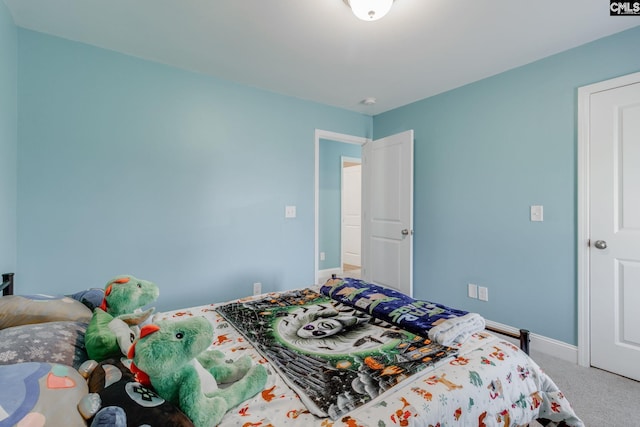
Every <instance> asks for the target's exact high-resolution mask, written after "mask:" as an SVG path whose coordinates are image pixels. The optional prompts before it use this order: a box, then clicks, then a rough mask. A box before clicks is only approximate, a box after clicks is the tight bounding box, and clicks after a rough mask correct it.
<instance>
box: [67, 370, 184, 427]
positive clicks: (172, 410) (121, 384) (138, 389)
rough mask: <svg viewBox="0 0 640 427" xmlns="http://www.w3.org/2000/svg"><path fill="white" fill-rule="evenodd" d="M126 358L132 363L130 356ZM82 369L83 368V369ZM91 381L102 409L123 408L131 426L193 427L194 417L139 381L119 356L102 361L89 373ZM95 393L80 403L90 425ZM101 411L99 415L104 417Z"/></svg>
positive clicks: (89, 383)
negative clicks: (191, 418) (192, 418)
mask: <svg viewBox="0 0 640 427" xmlns="http://www.w3.org/2000/svg"><path fill="white" fill-rule="evenodd" d="M124 361H125V363H127V364H129V363H130V360H128V359H124ZM87 363H92V362H87ZM80 370H81V371H83V368H81V369H80ZM87 384H88V386H89V393H97V394H98V395H99V396H100V402H101V407H100V408H99V411H100V410H104V409H105V408H112V407H116V408H120V409H121V410H122V412H123V413H124V414H126V418H127V425H134V426H139V425H150V426H153V427H193V423H192V422H191V420H190V419H189V418H188V417H187V416H186V415H185V414H184V413H183V412H182V411H181V410H180V409H179V408H178V407H177V406H175V405H173V404H172V403H170V402H168V401H166V400H164V399H163V398H161V397H160V396H158V395H157V394H156V393H155V392H154V391H153V390H150V389H148V388H146V387H144V386H142V385H141V384H140V383H138V382H136V380H135V378H134V376H133V374H132V373H131V371H130V370H129V368H128V367H126V366H125V365H124V364H123V363H122V362H121V361H120V360H118V359H107V360H105V361H103V362H101V363H99V364H98V365H97V367H96V368H95V369H94V370H93V371H92V372H91V373H90V374H89V376H88V378H87ZM91 396H92V395H91V394H89V395H88V396H87V397H86V398H84V399H83V401H81V402H80V405H79V406H78V408H79V410H80V412H81V413H82V414H84V416H85V417H86V418H87V424H88V425H91V424H92V423H93V422H94V421H95V420H94V419H93V414H91V413H90V412H91V410H92V409H91V408H92V405H91V403H90V402H91V401H92V397H91ZM99 411H98V413H97V417H100V416H101V413H100V412H99ZM100 425H102V424H100Z"/></svg>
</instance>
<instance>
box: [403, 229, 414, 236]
mask: <svg viewBox="0 0 640 427" xmlns="http://www.w3.org/2000/svg"><path fill="white" fill-rule="evenodd" d="M400 233H402V235H403V236H408V235H409V230H408V229H406V228H405V229H404V230H402V231H401V232H400ZM411 234H413V232H411Z"/></svg>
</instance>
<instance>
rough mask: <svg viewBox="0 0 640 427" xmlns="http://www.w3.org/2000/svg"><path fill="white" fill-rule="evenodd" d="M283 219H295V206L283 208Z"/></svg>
mask: <svg viewBox="0 0 640 427" xmlns="http://www.w3.org/2000/svg"><path fill="white" fill-rule="evenodd" d="M284 217H285V218H295V217H296V207H295V206H285V207H284Z"/></svg>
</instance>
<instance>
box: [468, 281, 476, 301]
mask: <svg viewBox="0 0 640 427" xmlns="http://www.w3.org/2000/svg"><path fill="white" fill-rule="evenodd" d="M468 295H469V298H478V285H474V284H473V283H469V288H468Z"/></svg>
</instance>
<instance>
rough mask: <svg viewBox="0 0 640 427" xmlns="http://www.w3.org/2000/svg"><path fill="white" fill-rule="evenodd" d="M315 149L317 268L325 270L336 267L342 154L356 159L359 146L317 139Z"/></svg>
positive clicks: (337, 266)
mask: <svg viewBox="0 0 640 427" xmlns="http://www.w3.org/2000/svg"><path fill="white" fill-rule="evenodd" d="M319 151H320V162H319V163H320V164H319V167H320V171H319V175H320V176H319V180H318V181H319V187H320V188H319V190H320V191H319V193H320V194H319V204H320V208H319V212H318V234H319V237H318V240H319V249H320V252H324V253H325V259H324V261H319V268H320V270H326V269H331V268H340V247H341V240H340V236H341V229H340V228H341V223H340V220H341V212H342V200H341V192H340V191H341V187H342V182H341V181H342V157H343V156H344V157H352V158H358V159H359V158H360V157H361V155H362V154H361V153H362V148H361V146H360V145H358V144H349V143H344V142H339V141H330V140H327V139H321V140H320V150H319Z"/></svg>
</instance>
